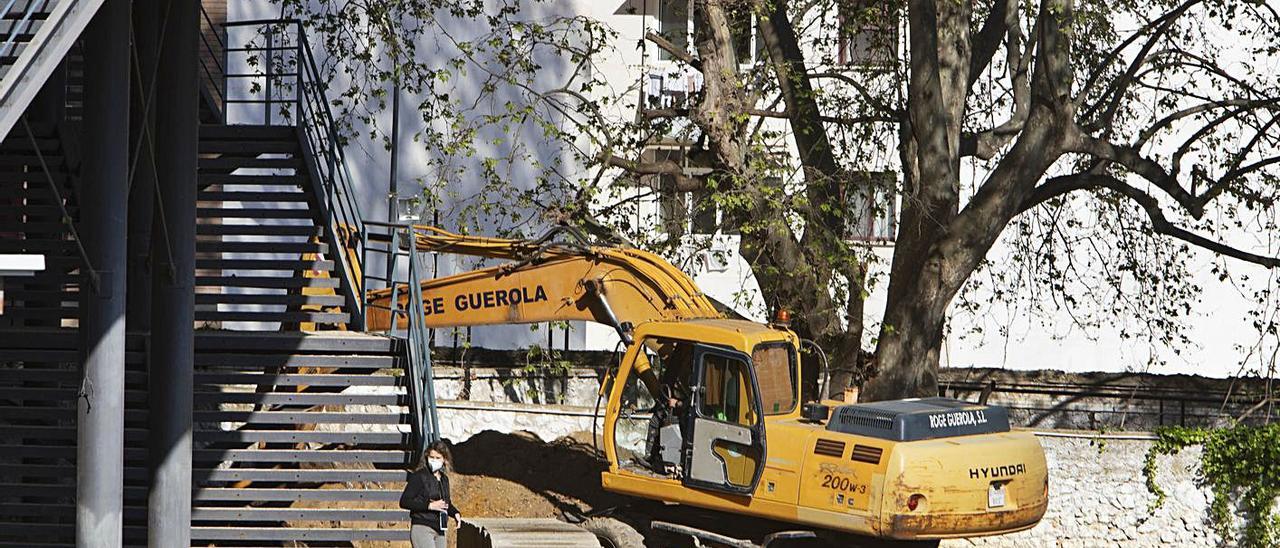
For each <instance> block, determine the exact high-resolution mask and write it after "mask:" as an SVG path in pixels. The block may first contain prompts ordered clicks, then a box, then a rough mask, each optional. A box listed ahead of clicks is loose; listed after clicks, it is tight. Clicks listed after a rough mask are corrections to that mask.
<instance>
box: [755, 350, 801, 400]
mask: <svg viewBox="0 0 1280 548" xmlns="http://www.w3.org/2000/svg"><path fill="white" fill-rule="evenodd" d="M751 362H752V363H753V364H754V365H755V368H756V382H758V383H759V384H760V404H761V405H762V406H763V407H764V414H766V415H785V414H787V413H790V412H791V411H793V410H795V408H796V383H795V379H796V354H795V352H794V351H793V350H792V348H791V345H790V344H786V343H781V344H779V343H774V344H762V345H760V346H757V347H756V349H755V350H754V351H753V352H751Z"/></svg>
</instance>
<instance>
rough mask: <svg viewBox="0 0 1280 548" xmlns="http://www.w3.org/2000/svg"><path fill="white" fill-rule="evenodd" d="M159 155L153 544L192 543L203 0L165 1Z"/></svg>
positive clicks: (154, 238)
mask: <svg viewBox="0 0 1280 548" xmlns="http://www.w3.org/2000/svg"><path fill="white" fill-rule="evenodd" d="M159 4H160V7H159V11H160V13H161V14H164V13H166V11H167V13H168V21H167V22H162V27H163V28H165V31H164V32H163V33H162V34H163V38H162V40H161V43H160V72H159V74H158V76H157V80H158V81H159V82H164V90H163V91H162V92H161V93H158V94H157V96H156V107H155V109H156V135H155V136H156V139H155V147H156V149H155V157H156V165H157V167H158V172H159V174H158V176H157V177H158V180H159V181H160V184H159V191H158V192H157V194H156V205H157V211H159V213H160V215H159V222H158V223H157V225H156V226H157V230H154V231H153V234H152V240H151V242H152V252H151V260H152V263H153V264H155V265H156V266H157V268H156V269H155V271H153V273H152V284H153V285H152V321H151V327H152V329H151V343H152V344H151V356H150V359H149V364H150V368H149V375H148V379H149V385H150V386H151V387H152V390H150V391H149V402H150V404H151V406H150V412H149V413H148V417H149V421H150V432H149V441H150V444H149V445H150V447H149V448H150V455H151V491H150V494H149V497H148V501H147V538H148V542H149V544H150V546H153V547H170V546H191V417H192V410H191V401H192V369H193V366H194V352H195V345H194V342H195V341H194V336H195V330H194V327H195V229H196V185H197V184H198V183H197V180H196V157H197V153H198V149H199V131H200V124H199V111H198V109H199V97H200V95H199V73H198V70H199V63H200V60H199V58H198V56H197V51H198V48H199V39H200V20H199V16H200V12H199V5H198V4H197V3H196V0H168V1H167V2H160V3H159Z"/></svg>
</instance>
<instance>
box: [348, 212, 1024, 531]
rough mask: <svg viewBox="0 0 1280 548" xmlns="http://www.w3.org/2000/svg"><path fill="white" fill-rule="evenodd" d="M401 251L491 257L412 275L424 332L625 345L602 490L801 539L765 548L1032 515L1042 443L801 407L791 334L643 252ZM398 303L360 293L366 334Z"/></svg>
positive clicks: (825, 404)
mask: <svg viewBox="0 0 1280 548" xmlns="http://www.w3.org/2000/svg"><path fill="white" fill-rule="evenodd" d="M413 240H414V245H415V247H416V249H417V250H418V251H420V252H437V253H453V254H461V255H469V256H478V257H487V258H491V259H500V260H504V261H505V262H503V263H502V264H498V265H496V266H492V267H488V268H482V269H478V270H474V271H470V272H464V273H461V274H456V275H452V276H447V277H440V278H435V279H427V280H422V281H421V282H420V283H421V288H422V295H423V297H422V298H423V303H422V304H423V309H424V311H425V312H424V313H425V318H424V320H425V324H426V326H427V327H431V328H450V327H458V326H475V325H492V324H518V323H534V322H548V321H565V320H584V321H591V322H598V323H601V324H604V325H607V326H610V327H612V328H613V329H614V330H616V331H617V333H618V336H619V337H620V338H621V340H622V342H623V344H624V345H625V352H624V353H623V354H622V357H621V359H620V361H619V363H618V364H617V366H616V367H614V368H612V369H611V370H610V371H609V374H608V376H607V378H606V379H605V382H603V383H602V384H601V397H602V398H604V399H606V401H607V405H606V406H605V413H604V420H603V440H602V442H603V446H604V454H605V456H606V458H607V459H608V462H609V466H608V470H607V471H605V472H603V473H602V477H601V481H602V486H603V488H604V489H605V490H607V491H610V492H614V493H621V494H626V495H631V496H634V497H639V498H641V499H648V500H651V501H659V502H661V503H665V504H664V506H665V507H672V506H673V505H680V506H679V507H694V508H699V509H705V510H710V511H715V512H719V513H727V514H732V515H736V516H749V517H753V518H763V519H766V520H773V521H775V522H782V523H785V524H789V525H791V526H799V527H801V528H805V530H804V531H800V532H794V531H793V532H787V533H785V534H780V536H777V537H774V538H772V539H769V540H777V539H778V538H799V537H804V536H810V535H811V533H810V531H813V532H814V533H821V534H823V536H826V534H827V533H833V534H836V535H849V534H852V535H859V536H863V537H870V538H872V539H880V540H886V541H913V542H914V543H921V544H926V545H927V544H936V543H937V541H938V539H946V538H956V537H972V536H983V535H996V534H1004V533H1010V532H1015V531H1021V530H1024V529H1028V528H1030V527H1033V526H1034V525H1035V524H1036V523H1038V522H1039V521H1040V519H1041V517H1042V516H1043V515H1044V513H1045V509H1046V506H1047V504H1048V498H1049V483H1048V469H1047V466H1046V463H1045V457H1044V452H1043V449H1042V448H1041V446H1040V443H1039V441H1038V440H1037V439H1036V438H1035V436H1033V435H1032V434H1031V433H1028V432H1022V431H1014V430H1011V429H1010V426H1009V418H1008V414H1007V411H1006V410H1005V409H1003V408H1001V407H996V406H987V405H979V404H975V403H971V402H964V401H959V400H954V399H947V398H921V399H909V400H897V401H881V402H871V403H846V402H838V401H830V400H826V401H822V402H818V401H811V402H803V401H802V395H801V382H800V379H801V378H802V375H801V371H800V369H801V360H800V356H799V354H800V351H801V346H802V344H804V343H807V341H801V339H800V338H799V337H798V336H797V335H796V334H795V333H794V332H792V331H791V330H789V329H788V327H787V322H785V321H778V322H774V323H770V324H760V323H756V322H752V321H747V320H741V319H728V318H726V317H725V315H724V314H723V313H721V312H720V311H719V310H718V309H717V308H716V306H714V305H713V303H712V301H711V300H710V299H708V298H707V297H706V296H705V295H704V294H703V293H702V292H701V291H700V290H699V289H698V287H697V286H696V285H695V284H694V282H693V280H692V279H691V278H690V277H689V276H688V275H686V274H685V273H683V272H681V271H680V270H678V269H677V268H675V267H674V266H673V265H671V264H670V263H668V262H667V261H665V260H663V259H662V258H661V257H659V256H657V255H655V254H653V253H649V252H646V251H642V250H638V249H631V248H625V247H613V246H602V245H592V244H591V243H590V242H589V241H588V240H587V239H586V238H585V237H584V236H583V235H581V234H580V233H578V232H577V231H576V230H573V229H570V228H563V227H562V228H558V229H553V230H552V231H550V232H549V233H548V234H547V235H545V236H543V237H541V238H539V239H536V240H512V239H499V238H484V237H474V236H463V235H458V234H452V233H449V232H446V231H444V230H441V229H439V228H434V227H429V226H414V227H413ZM406 293H407V292H405V291H400V292H398V294H397V296H396V297H393V296H392V293H391V292H390V291H388V290H380V291H371V292H370V293H369V295H368V297H369V302H370V304H371V306H370V307H369V308H367V315H368V316H367V321H368V325H369V329H370V330H375V331H376V330H386V329H388V328H391V327H392V326H391V325H390V323H391V319H390V318H391V317H390V316H389V315H388V314H387V313H386V310H387V309H388V308H389V305H392V304H398V305H399V308H400V309H403V308H404V306H403V305H404V304H405V303H404V299H405V298H407V296H406ZM393 298H396V299H399V300H400V302H399V303H391V299H393ZM374 305H376V306H374ZM379 311H381V313H379ZM400 321H401V322H403V321H404V320H403V319H401V320H400ZM824 390H825V388H824ZM824 396H825V394H824ZM757 521H758V520H757ZM653 527H654V528H657V529H665V530H667V531H674V532H678V533H683V534H689V535H693V536H695V537H698V538H701V539H702V541H706V542H713V543H720V544H723V545H728V546H735V545H741V546H755V544H750V543H747V542H746V541H741V540H739V539H735V538H731V537H729V536H724V534H723V533H718V532H713V531H706V530H702V529H695V528H692V527H687V526H684V525H679V524H673V523H667V522H655V523H653ZM593 532H596V533H597V535H598V536H600V537H601V538H602V540H604V541H605V542H607V543H608V544H606V546H608V545H612V546H615V547H618V548H630V547H632V546H641V545H642V544H639V543H640V542H642V541H641V540H639V539H640V537H639V534H638V533H636V532H634V531H619V530H618V528H617V527H611V526H603V527H595V528H594V529H593ZM848 538H852V537H848ZM734 542H740V543H742V544H734ZM766 545H767V542H766Z"/></svg>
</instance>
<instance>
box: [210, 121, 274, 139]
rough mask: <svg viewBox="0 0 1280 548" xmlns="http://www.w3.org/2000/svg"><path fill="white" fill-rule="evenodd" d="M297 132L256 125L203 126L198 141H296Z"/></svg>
mask: <svg viewBox="0 0 1280 548" xmlns="http://www.w3.org/2000/svg"><path fill="white" fill-rule="evenodd" d="M297 138H298V130H297V128H295V127H293V126H266V125H256V124H203V125H201V126H200V139H201V140H209V141H217V140H243V139H256V140H277V141H278V140H289V139H293V140H297Z"/></svg>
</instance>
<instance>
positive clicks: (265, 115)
mask: <svg viewBox="0 0 1280 548" xmlns="http://www.w3.org/2000/svg"><path fill="white" fill-rule="evenodd" d="M271 29H272V25H270V24H268V25H267V32H266V41H267V46H266V49H267V54H266V63H265V65H264V66H265V67H266V68H265V71H266V77H267V82H266V86H264V91H265V92H266V93H265V95H266V101H265V102H263V111H262V124H263V125H267V126H269V125H271V80H273V79H274V78H275V75H274V74H272V72H273V71H272V68H273V67H272V66H271V65H273V64H275V37H274V36H273V34H272V32H271Z"/></svg>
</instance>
